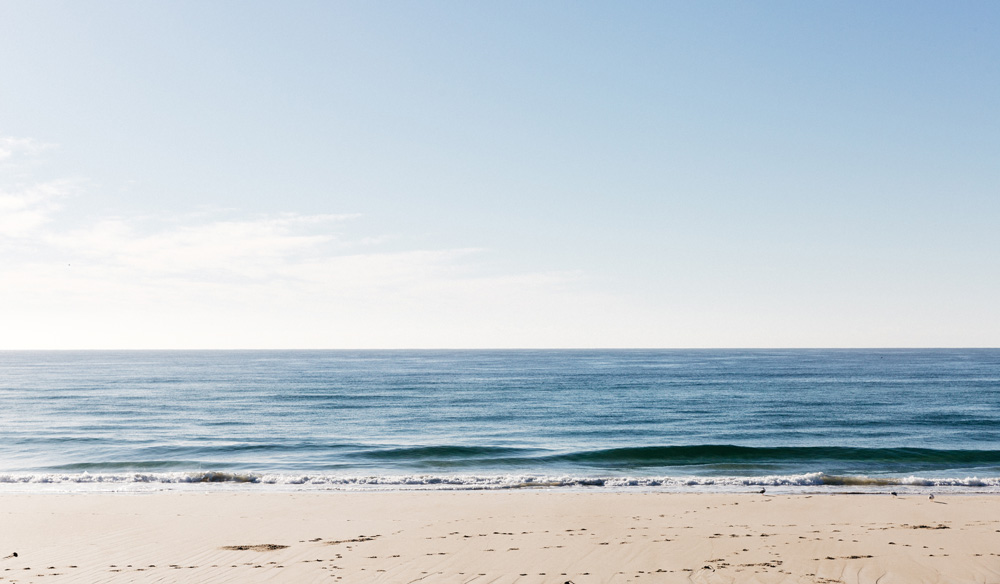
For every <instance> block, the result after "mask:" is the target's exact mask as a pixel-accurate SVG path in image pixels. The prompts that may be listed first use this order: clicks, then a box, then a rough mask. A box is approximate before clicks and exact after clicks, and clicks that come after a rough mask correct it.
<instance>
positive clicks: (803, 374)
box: [0, 349, 1000, 493]
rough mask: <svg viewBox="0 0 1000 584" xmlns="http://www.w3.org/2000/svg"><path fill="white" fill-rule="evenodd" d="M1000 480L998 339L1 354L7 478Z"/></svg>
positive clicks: (720, 483)
mask: <svg viewBox="0 0 1000 584" xmlns="http://www.w3.org/2000/svg"><path fill="white" fill-rule="evenodd" d="M509 488H571V489H646V490H667V491H742V492H746V491H756V490H759V489H760V488H766V489H767V490H768V492H782V491H786V492H788V491H792V492H802V491H818V492H825V491H860V492H873V491H875V492H887V491H889V490H902V491H906V492H910V491H928V490H930V491H935V492H939V491H951V492H957V493H973V492H1000V350H997V349H948V350H928V349H921V350H542V351H533V350H511V351H443V350H442V351H86V352H62V351H56V352H52V351H48V352H0V490H16V491H52V490H55V491H87V490H110V491H126V492H130V491H148V490H161V489H167V490H170V489H250V490H268V489H271V490H275V489H278V490H324V489H333V490H359V489H360V490H370V489H509Z"/></svg>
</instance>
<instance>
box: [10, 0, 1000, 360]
mask: <svg viewBox="0 0 1000 584" xmlns="http://www.w3.org/2000/svg"><path fill="white" fill-rule="evenodd" d="M998 25H1000V5H998V4H996V3H992V2H958V3H929V2H928V3H921V2H906V3H903V2H874V3H873V2H809V3H803V2H761V3H747V2H697V3H696V2H687V3H667V2H648V3H642V2H625V3H611V2H608V3H593V2H547V3H538V2H523V3H516V2H507V3H495V4H490V5H488V4H486V3H471V2H428V3H415V2H406V3H404V2H394V3H390V2H387V3H362V2H353V3H348V2H345V3H327V2H314V3H313V2H281V3H278V2H273V3H263V2H209V3H206V2H141V3H139V2H124V1H123V2H92V3H85V4H83V3H74V2H52V1H42V2H20V3H15V2H7V3H3V4H0V320H2V321H3V322H5V323H6V325H5V326H4V327H2V330H0V348H7V349H21V348H23V349H29V348H342V347H343V348H348V347H803V346H804V347H871V346H879V347H883V346H898V347H902V346H935V347H937V346H1000V308H998V306H997V302H996V300H995V298H996V297H997V296H998V291H1000V269H997V257H1000V235H998V232H1000V230H998V229H997V225H998V224H1000V163H998V161H1000V39H998V37H997V35H996V34H995V31H996V30H997V29H998Z"/></svg>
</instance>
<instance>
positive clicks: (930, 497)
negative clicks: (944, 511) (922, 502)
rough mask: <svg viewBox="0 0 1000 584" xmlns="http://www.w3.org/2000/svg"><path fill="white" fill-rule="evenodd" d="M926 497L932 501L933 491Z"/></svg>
mask: <svg viewBox="0 0 1000 584" xmlns="http://www.w3.org/2000/svg"><path fill="white" fill-rule="evenodd" d="M927 498H928V499H930V500H931V501H933V500H934V493H931V494H930V496H929V497H927Z"/></svg>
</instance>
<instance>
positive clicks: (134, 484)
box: [0, 471, 1000, 492]
mask: <svg viewBox="0 0 1000 584" xmlns="http://www.w3.org/2000/svg"><path fill="white" fill-rule="evenodd" d="M888 486H893V487H894V488H895V487H898V488H905V489H916V490H920V489H929V488H945V487H946V488H951V489H959V490H970V489H975V490H977V491H978V492H1000V477H964V478H960V477H917V476H909V477H867V476H831V475H826V474H824V473H820V472H814V473H805V474H795V475H769V476H757V477H755V476H721V477H709V476H680V477H673V476H662V477H649V476H643V477H632V476H606V477H600V476H572V475H544V474H497V475H459V474H445V475H434V474H424V475H421V474H408V475H338V474H300V473H287V474H282V473H253V472H224V471H204V472H162V473H87V472H83V473H4V474H0V489H3V490H18V491H31V490H60V491H86V490H130V491H131V490H170V489H176V488H205V489H232V488H246V489H268V488H275V489H280V490H317V489H320V490H324V489H325V490H415V489H421V490H434V489H438V490H463V489H518V488H544V487H548V488H576V489H594V488H597V489H640V490H642V489H645V490H664V491H677V492H685V491H686V492H702V491H725V492H745V491H746V490H747V489H750V488H756V487H771V488H778V489H782V490H784V491H788V492H795V491H805V490H810V489H813V490H816V489H819V490H824V491H844V490H872V491H877V490H879V489H883V490H884V488H885V487H888Z"/></svg>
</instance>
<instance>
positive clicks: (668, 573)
mask: <svg viewBox="0 0 1000 584" xmlns="http://www.w3.org/2000/svg"><path fill="white" fill-rule="evenodd" d="M135 494H141V495H142V496H137V497H122V496H120V495H121V493H75V494H56V493H36V494H25V493H0V525H2V526H3V528H2V529H0V557H3V556H7V555H8V554H11V553H13V552H17V553H18V556H17V557H16V558H15V557H8V558H6V559H0V582H21V583H23V582H53V581H55V582H95V581H101V582H154V581H198V582H230V581H241V582H247V581H250V582H259V581H265V580H273V581H287V582H362V581H364V582H415V581H421V582H470V583H471V582H479V583H485V582H496V583H502V582H522V583H559V584H563V583H565V582H567V581H571V582H574V583H575V584H583V583H585V582H595V583H596V582H639V583H641V582H690V581H692V580H693V581H696V582H815V583H820V582H822V583H833V582H845V583H852V582H858V583H860V582H876V581H878V582H879V583H880V584H891V583H892V582H908V583H910V582H936V581H947V582H997V581H1000V553H998V552H1000V495H982V494H978V495H977V494H962V495H960V496H953V495H944V494H942V495H939V496H938V497H937V498H936V499H935V500H933V501H932V500H928V498H927V497H926V496H925V495H902V496H899V497H892V496H890V495H883V494H866V493H861V494H850V495H848V494H846V493H836V494H834V493H831V494H827V493H822V494H816V493H814V494H806V493H803V494H792V495H788V494H776V495H772V494H771V493H770V489H769V492H768V493H767V494H765V495H759V494H719V493H662V492H634V491H600V492H597V491H567V490H561V489H551V488H549V489H545V488H542V489H530V490H529V489H521V490H492V491H482V490H478V491H443V490H438V491H385V492H343V491H333V492H314V491H298V492H248V491H224V492H223V491H210V490H205V491H197V492H194V491H192V492H177V491H175V492H157V493H150V492H143V493H135Z"/></svg>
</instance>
